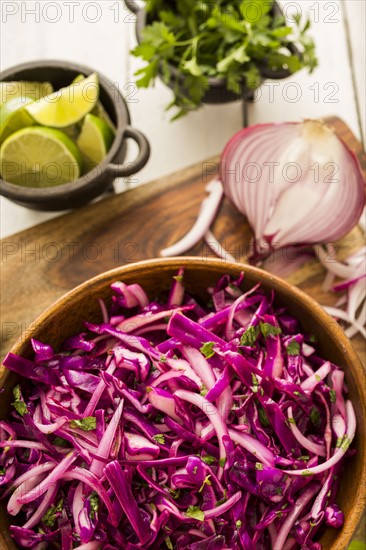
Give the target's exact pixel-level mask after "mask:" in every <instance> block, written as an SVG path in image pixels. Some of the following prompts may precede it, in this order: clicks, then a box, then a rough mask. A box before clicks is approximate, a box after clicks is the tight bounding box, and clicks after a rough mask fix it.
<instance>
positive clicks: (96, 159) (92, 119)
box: [77, 114, 114, 170]
mask: <svg viewBox="0 0 366 550" xmlns="http://www.w3.org/2000/svg"><path fill="white" fill-rule="evenodd" d="M113 139H114V132H113V131H112V130H111V128H110V127H109V126H108V124H107V123H106V122H104V120H102V119H100V118H98V117H96V116H94V115H90V114H89V115H86V117H85V120H84V124H83V127H82V129H81V133H80V136H79V138H78V140H77V144H78V146H79V149H80V151H81V154H82V155H83V158H84V161H85V164H86V168H87V169H88V170H90V169H91V168H94V167H95V166H96V165H97V164H99V163H100V162H102V160H103V159H104V157H105V156H106V154H107V153H108V151H109V148H110V146H111V145H112V142H113Z"/></svg>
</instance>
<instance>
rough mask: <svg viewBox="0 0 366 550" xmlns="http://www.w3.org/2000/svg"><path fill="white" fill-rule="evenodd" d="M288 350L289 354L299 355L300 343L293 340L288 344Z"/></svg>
mask: <svg viewBox="0 0 366 550" xmlns="http://www.w3.org/2000/svg"><path fill="white" fill-rule="evenodd" d="M286 352H287V355H299V353H300V344H299V343H298V342H296V340H292V341H291V342H289V343H288V344H287V347H286Z"/></svg>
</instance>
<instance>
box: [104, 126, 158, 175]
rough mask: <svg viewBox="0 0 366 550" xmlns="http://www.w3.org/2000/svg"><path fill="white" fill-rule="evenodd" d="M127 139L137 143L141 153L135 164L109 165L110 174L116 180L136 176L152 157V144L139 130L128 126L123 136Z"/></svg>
mask: <svg viewBox="0 0 366 550" xmlns="http://www.w3.org/2000/svg"><path fill="white" fill-rule="evenodd" d="M125 138H131V139H133V140H134V141H136V143H137V145H138V147H139V153H138V155H137V159H136V160H134V161H133V162H126V163H125V164H109V165H108V172H109V173H110V174H113V176H114V177H116V178H117V177H128V176H131V175H132V174H135V173H136V172H138V171H139V170H141V168H143V167H144V166H145V164H146V163H147V161H148V160H149V157H150V144H149V142H148V141H147V138H146V137H145V136H144V134H142V133H141V132H139V130H136V129H135V128H131V126H127V127H126V129H125V131H124V134H123V139H125Z"/></svg>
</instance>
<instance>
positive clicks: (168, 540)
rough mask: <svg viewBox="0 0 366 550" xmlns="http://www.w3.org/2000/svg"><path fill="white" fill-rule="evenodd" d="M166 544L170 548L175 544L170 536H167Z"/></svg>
mask: <svg viewBox="0 0 366 550" xmlns="http://www.w3.org/2000/svg"><path fill="white" fill-rule="evenodd" d="M165 544H166V546H167V548H169V550H173V544H172V541H171V540H170V537H166V539H165Z"/></svg>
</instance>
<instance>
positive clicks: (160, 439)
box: [153, 434, 165, 445]
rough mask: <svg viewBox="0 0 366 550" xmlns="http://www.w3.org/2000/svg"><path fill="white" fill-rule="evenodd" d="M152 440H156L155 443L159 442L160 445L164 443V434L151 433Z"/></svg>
mask: <svg viewBox="0 0 366 550" xmlns="http://www.w3.org/2000/svg"><path fill="white" fill-rule="evenodd" d="M153 440H154V441H156V443H159V444H160V445H164V443H165V437H164V434H156V435H153Z"/></svg>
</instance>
